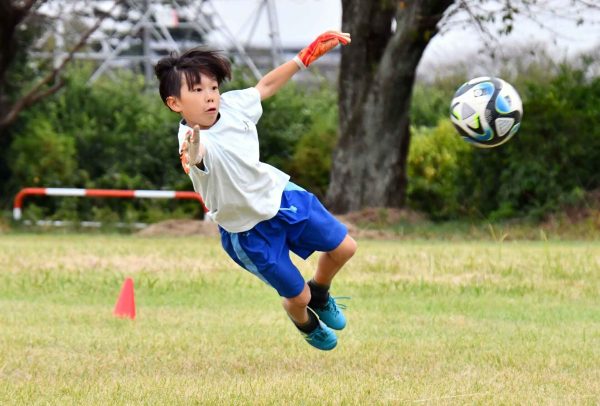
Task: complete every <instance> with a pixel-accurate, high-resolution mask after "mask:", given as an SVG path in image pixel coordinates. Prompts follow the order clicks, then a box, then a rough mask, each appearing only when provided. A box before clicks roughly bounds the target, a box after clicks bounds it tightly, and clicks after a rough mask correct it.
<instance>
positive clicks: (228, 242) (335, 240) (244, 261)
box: [219, 182, 348, 298]
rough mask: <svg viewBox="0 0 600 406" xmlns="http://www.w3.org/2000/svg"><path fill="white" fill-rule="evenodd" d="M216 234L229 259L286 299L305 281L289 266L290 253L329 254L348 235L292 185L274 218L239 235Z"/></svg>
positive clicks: (318, 204)
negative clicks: (219, 236)
mask: <svg viewBox="0 0 600 406" xmlns="http://www.w3.org/2000/svg"><path fill="white" fill-rule="evenodd" d="M219 230H220V232H221V244H222V245H223V248H224V249H225V251H227V253H228V254H229V256H230V257H231V258H232V259H233V260H234V261H235V262H237V264H238V265H240V266H241V267H242V268H244V269H246V270H247V271H250V272H251V273H253V274H254V275H256V276H257V277H259V278H260V279H261V280H262V281H264V282H265V283H267V284H269V285H271V286H272V287H274V288H275V289H276V290H277V292H278V293H279V295H280V296H283V297H287V298H291V297H295V296H298V295H299V294H300V293H302V290H303V289H304V278H303V277H302V275H301V274H300V271H299V270H298V268H296V266H295V265H294V264H293V263H292V261H291V259H290V251H292V252H293V253H295V254H296V255H298V256H299V257H301V258H303V259H306V258H308V257H309V256H310V255H311V254H312V253H313V252H315V251H322V252H328V251H332V250H334V249H335V248H337V247H338V246H339V245H340V244H341V243H342V241H343V240H344V238H345V237H346V234H347V233H348V230H347V229H346V226H345V225H343V224H342V223H340V222H339V221H338V220H337V219H336V218H335V217H334V216H333V215H332V214H331V213H329V212H328V211H327V209H325V207H323V205H322V204H321V202H319V199H317V198H316V196H315V195H313V194H312V193H310V192H307V191H306V190H304V189H302V188H300V187H299V186H297V185H295V184H294V183H292V182H290V183H288V185H287V186H286V188H285V190H284V191H283V194H282V196H281V206H280V208H279V211H278V212H277V214H276V215H275V217H273V218H271V219H269V220H265V221H261V222H260V223H258V224H257V225H256V226H254V228H252V229H250V230H248V231H244V232H241V233H230V232H228V231H226V230H224V229H223V228H222V227H219Z"/></svg>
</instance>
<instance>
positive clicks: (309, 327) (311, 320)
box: [292, 310, 319, 334]
mask: <svg viewBox="0 0 600 406" xmlns="http://www.w3.org/2000/svg"><path fill="white" fill-rule="evenodd" d="M307 313H308V321H307V322H306V323H304V324H298V323H297V322H295V321H294V320H293V319H292V322H294V324H295V325H296V327H298V330H300V331H302V332H303V333H306V334H310V333H312V332H313V331H314V330H315V329H316V328H317V327H319V319H318V318H317V316H316V315H315V314H314V313H313V312H312V311H310V310H307Z"/></svg>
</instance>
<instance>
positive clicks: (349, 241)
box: [329, 235, 358, 263]
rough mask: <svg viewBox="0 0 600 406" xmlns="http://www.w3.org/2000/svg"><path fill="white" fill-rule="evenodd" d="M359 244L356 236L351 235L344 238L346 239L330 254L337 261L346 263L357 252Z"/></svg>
mask: <svg viewBox="0 0 600 406" xmlns="http://www.w3.org/2000/svg"><path fill="white" fill-rule="evenodd" d="M357 248H358V245H357V244H356V241H355V240H354V238H352V237H350V236H349V235H347V236H346V238H344V241H342V243H341V244H340V245H339V246H338V247H337V248H336V249H334V250H333V251H330V252H329V255H330V256H331V257H332V258H333V259H334V260H335V261H337V262H341V263H345V262H346V261H348V260H349V259H350V258H352V256H354V253H355V252H356V250H357Z"/></svg>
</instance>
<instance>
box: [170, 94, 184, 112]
mask: <svg viewBox="0 0 600 406" xmlns="http://www.w3.org/2000/svg"><path fill="white" fill-rule="evenodd" d="M167 106H169V108H170V109H171V110H173V111H174V112H175V113H181V105H180V104H179V100H178V99H177V98H176V97H175V96H169V97H167Z"/></svg>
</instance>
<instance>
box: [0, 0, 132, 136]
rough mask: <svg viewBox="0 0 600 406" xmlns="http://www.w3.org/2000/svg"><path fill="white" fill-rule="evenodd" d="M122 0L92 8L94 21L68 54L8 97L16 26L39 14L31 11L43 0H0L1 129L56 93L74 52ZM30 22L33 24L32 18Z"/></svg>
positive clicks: (16, 39) (14, 55)
mask: <svg viewBox="0 0 600 406" xmlns="http://www.w3.org/2000/svg"><path fill="white" fill-rule="evenodd" d="M121 2H122V1H121V0H116V1H115V2H114V4H113V7H112V8H111V10H110V11H109V12H104V11H102V10H100V9H94V10H93V11H94V14H95V15H96V16H97V19H96V21H95V23H93V24H92V25H91V26H89V27H87V29H86V30H85V31H84V32H83V33H82V34H81V36H80V37H79V40H78V41H77V42H76V43H75V44H74V45H73V46H72V47H71V49H70V51H69V53H68V54H67V56H66V57H65V58H63V59H62V61H60V62H59V63H57V64H56V65H55V66H53V67H51V68H49V69H47V71H45V72H44V73H42V75H41V76H39V77H38V78H37V79H36V80H35V81H34V84H33V86H31V87H30V88H29V89H26V90H24V91H22V92H19V93H18V95H17V96H16V97H14V98H11V97H10V96H9V94H8V93H9V92H8V91H7V87H8V73H9V69H10V67H11V66H12V64H13V63H14V62H15V59H16V57H17V54H18V52H17V51H18V44H19V42H18V38H17V37H18V36H17V34H16V33H17V31H18V30H19V29H25V30H26V29H27V27H26V24H27V22H28V20H31V19H32V18H34V17H36V16H37V17H39V16H38V15H37V13H35V12H34V11H36V10H37V9H39V7H40V6H41V5H42V4H44V3H45V0H39V1H38V0H24V1H14V0H0V130H2V129H3V128H5V127H7V126H9V125H10V124H12V123H14V122H15V120H16V119H17V117H18V115H19V113H21V111H23V110H24V109H26V108H27V107H29V106H31V105H32V104H34V103H36V102H38V101H39V100H41V99H43V98H45V97H47V96H49V95H51V94H54V93H56V92H57V91H58V90H59V89H60V88H61V87H62V86H63V85H64V81H63V80H62V79H61V74H62V73H63V71H64V70H65V68H66V67H67V65H68V64H69V63H70V62H71V61H72V60H73V57H74V54H75V52H77V51H78V50H79V49H81V48H82V47H83V46H84V45H85V44H86V42H87V41H88V39H89V38H90V36H91V35H92V34H93V33H94V32H95V31H96V30H97V29H98V27H100V24H101V23H102V21H103V20H104V18H106V16H108V15H109V14H110V12H111V11H112V10H113V9H114V8H115V7H116V6H117V5H118V4H120V3H121ZM29 23H30V24H31V25H35V23H33V22H32V21H29ZM38 23H39V21H38Z"/></svg>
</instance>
